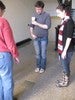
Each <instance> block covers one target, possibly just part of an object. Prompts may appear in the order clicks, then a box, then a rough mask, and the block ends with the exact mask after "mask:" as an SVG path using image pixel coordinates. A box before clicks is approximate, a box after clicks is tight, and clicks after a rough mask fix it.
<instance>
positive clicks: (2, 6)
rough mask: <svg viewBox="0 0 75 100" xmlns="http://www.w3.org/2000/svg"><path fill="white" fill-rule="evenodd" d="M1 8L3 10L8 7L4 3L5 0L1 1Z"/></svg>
mask: <svg viewBox="0 0 75 100" xmlns="http://www.w3.org/2000/svg"><path fill="white" fill-rule="evenodd" d="M0 9H1V10H4V9H6V7H5V5H4V4H3V2H2V1H0Z"/></svg>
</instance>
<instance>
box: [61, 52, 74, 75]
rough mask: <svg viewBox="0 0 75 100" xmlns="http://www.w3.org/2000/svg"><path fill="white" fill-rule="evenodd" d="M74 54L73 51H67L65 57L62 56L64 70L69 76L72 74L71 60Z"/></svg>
mask: <svg viewBox="0 0 75 100" xmlns="http://www.w3.org/2000/svg"><path fill="white" fill-rule="evenodd" d="M72 55H73V52H67V55H66V58H65V59H62V58H60V60H61V64H62V67H63V72H64V73H65V74H66V75H68V76H69V75H70V62H71V58H72Z"/></svg>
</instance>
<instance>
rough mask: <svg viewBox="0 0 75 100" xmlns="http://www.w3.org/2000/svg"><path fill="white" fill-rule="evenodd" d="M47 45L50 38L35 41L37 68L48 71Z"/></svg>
mask: <svg viewBox="0 0 75 100" xmlns="http://www.w3.org/2000/svg"><path fill="white" fill-rule="evenodd" d="M47 44H48V37H43V38H36V39H34V48H35V52H36V66H37V67H38V68H40V69H41V68H42V69H46V62H47Z"/></svg>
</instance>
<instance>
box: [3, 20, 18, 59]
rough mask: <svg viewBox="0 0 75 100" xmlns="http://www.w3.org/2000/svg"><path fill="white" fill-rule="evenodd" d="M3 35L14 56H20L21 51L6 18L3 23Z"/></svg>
mask: <svg viewBox="0 0 75 100" xmlns="http://www.w3.org/2000/svg"><path fill="white" fill-rule="evenodd" d="M3 36H4V40H5V43H6V45H7V48H8V49H9V51H10V52H11V54H12V56H13V57H14V58H16V57H18V56H19V53H18V49H17V46H16V43H15V41H14V37H13V32H12V29H11V27H10V25H9V23H8V21H7V20H4V23H3Z"/></svg>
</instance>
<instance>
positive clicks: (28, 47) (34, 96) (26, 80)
mask: <svg viewBox="0 0 75 100" xmlns="http://www.w3.org/2000/svg"><path fill="white" fill-rule="evenodd" d="M19 52H20V63H19V64H18V65H17V64H14V81H15V89H14V95H16V96H17V97H18V100H75V54H74V55H73V57H72V62H71V84H70V85H69V86H68V87H66V88H57V87H56V84H55V83H56V80H57V79H58V78H59V77H61V70H62V69H61V67H60V63H59V61H58V55H57V52H55V51H54V43H53V42H49V45H48V52H47V68H46V71H45V72H44V73H43V74H39V73H35V72H34V69H35V51H34V48H33V45H32V42H30V43H27V44H24V45H22V46H20V47H19Z"/></svg>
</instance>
